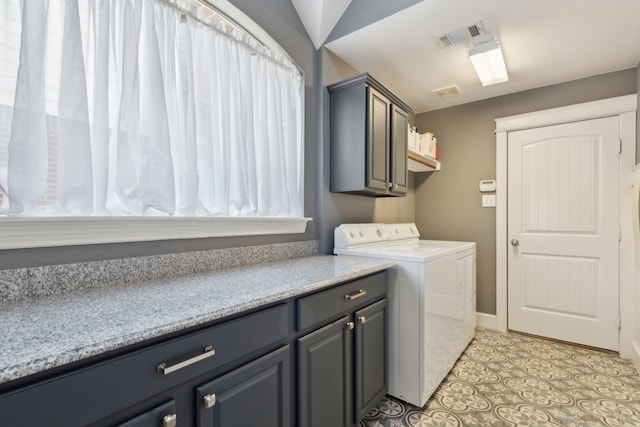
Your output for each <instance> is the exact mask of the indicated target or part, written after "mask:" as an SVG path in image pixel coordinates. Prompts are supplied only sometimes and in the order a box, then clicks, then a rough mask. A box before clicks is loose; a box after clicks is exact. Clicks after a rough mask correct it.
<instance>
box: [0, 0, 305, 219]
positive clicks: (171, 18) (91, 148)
mask: <svg viewBox="0 0 640 427" xmlns="http://www.w3.org/2000/svg"><path fill="white" fill-rule="evenodd" d="M191 1H193V0H191ZM195 5H196V4H192V3H190V0H167V1H161V0H48V1H47V0H39V1H33V0H22V1H20V0H3V1H2V5H1V6H0V55H1V56H0V61H3V63H6V64H8V65H7V66H6V67H5V69H4V70H2V71H0V197H1V198H2V199H1V200H0V212H2V213H4V215H19V216H43V215H44V216H68V215H81V216H89V215H100V216H111V215H134V216H144V215H163V216H167V215H172V216H267V217H278V216H284V217H302V216H303V169H302V168H303V153H302V150H303V136H302V113H303V105H302V90H303V78H302V75H301V73H300V71H299V70H298V69H297V68H296V67H295V65H293V64H292V63H291V61H290V60H288V58H286V56H285V55H283V54H282V53H281V52H274V51H270V50H269V49H267V48H265V47H264V46H262V45H260V44H259V43H258V42H257V41H255V40H252V39H251V38H250V37H249V36H248V35H247V34H245V33H242V32H240V31H238V30H237V29H236V28H234V27H233V25H230V24H229V23H226V22H224V21H221V20H219V18H218V17H217V15H215V14H211V13H208V14H206V16H204V17H203V15H202V11H203V8H202V6H198V7H197V8H196V7H195Z"/></svg>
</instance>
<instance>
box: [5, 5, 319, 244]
mask: <svg viewBox="0 0 640 427" xmlns="http://www.w3.org/2000/svg"><path fill="white" fill-rule="evenodd" d="M164 1H167V2H169V3H173V2H175V1H176V0H164ZM192 1H193V0H192ZM196 1H197V2H198V3H200V4H201V6H203V7H209V8H212V9H213V10H214V11H216V12H217V13H219V14H221V15H222V16H224V17H225V18H227V19H229V20H230V21H231V22H233V23H234V24H237V26H238V27H239V28H241V29H242V30H244V31H246V32H247V33H248V34H250V35H251V36H252V37H254V38H255V39H256V40H258V41H259V42H260V43H262V44H264V45H265V46H266V47H268V48H269V49H271V50H273V51H276V52H278V54H280V55H282V56H284V57H286V58H287V59H288V60H290V61H291V63H293V64H295V65H296V67H297V68H298V70H299V72H300V73H301V75H302V81H303V84H302V86H301V89H300V92H301V94H300V95H301V105H302V107H303V111H302V116H303V120H302V129H301V134H302V135H303V140H302V141H301V143H302V147H301V148H302V153H304V151H305V150H304V149H305V146H304V145H305V144H304V134H305V120H304V117H305V108H304V106H305V96H304V95H305V89H304V88H305V85H304V81H305V73H304V70H302V69H301V67H300V66H299V65H297V64H296V62H295V61H294V60H293V59H292V58H291V56H290V55H289V54H288V53H287V52H286V51H285V50H284V49H283V48H282V47H281V46H280V45H279V43H278V42H276V41H275V40H274V39H273V38H272V37H271V36H270V35H269V34H268V33H267V32H266V31H265V30H264V29H263V28H261V27H260V26H259V25H258V24H257V23H255V22H254V21H253V20H252V19H251V18H250V17H249V16H247V15H246V14H245V13H244V12H242V11H241V10H240V9H238V8H237V7H235V6H234V5H232V4H231V3H230V2H228V1H227V0H196ZM303 164H304V162H303ZM304 173H305V174H306V172H304ZM302 184H303V185H304V178H303V182H302ZM303 200H304V198H303ZM312 220H313V218H310V217H258V216H255V217H213V216H212V217H179V216H175V217H166V216H157V217H155V216H48V217H47V216H41V217H20V216H13V217H0V250H3V249H23V248H36V247H54V246H70V245H86V244H105V243H126V242H143V241H155V240H174V239H195V238H209V237H236V236H237V237H239V236H259V235H276V234H296V233H298V234H301V233H305V231H306V228H307V223H308V222H310V221H312Z"/></svg>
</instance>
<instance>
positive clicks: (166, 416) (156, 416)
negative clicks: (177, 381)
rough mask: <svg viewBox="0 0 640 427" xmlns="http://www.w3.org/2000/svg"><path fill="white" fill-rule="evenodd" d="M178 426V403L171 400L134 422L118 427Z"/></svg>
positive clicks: (135, 419)
mask: <svg viewBox="0 0 640 427" xmlns="http://www.w3.org/2000/svg"><path fill="white" fill-rule="evenodd" d="M177 424H178V416H177V414H176V401H175V400H170V401H169V402H167V403H164V404H162V405H160V406H157V407H155V408H153V409H151V410H149V411H147V412H145V413H144V414H142V415H138V416H137V417H135V418H134V419H132V420H129V421H126V422H124V423H121V424H119V425H118V427H158V426H162V427H175V426H177Z"/></svg>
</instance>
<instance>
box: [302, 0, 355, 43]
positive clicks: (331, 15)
mask: <svg viewBox="0 0 640 427" xmlns="http://www.w3.org/2000/svg"><path fill="white" fill-rule="evenodd" d="M291 3H293V7H294V8H295V9H296V12H297V13H298V16H300V20H301V21H302V24H303V25H304V27H305V29H306V30H307V34H309V38H311V41H312V42H313V45H314V46H315V47H316V49H319V48H320V46H322V44H323V43H324V41H325V40H326V39H327V36H328V35H329V33H330V32H331V30H333V27H335V25H336V24H337V23H338V21H339V20H340V17H341V16H342V14H343V13H344V11H345V10H347V7H348V6H349V3H351V0H317V1H308V0H291Z"/></svg>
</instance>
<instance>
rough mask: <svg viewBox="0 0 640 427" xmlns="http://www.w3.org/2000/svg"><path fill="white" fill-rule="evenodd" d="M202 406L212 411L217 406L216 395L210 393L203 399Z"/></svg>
mask: <svg viewBox="0 0 640 427" xmlns="http://www.w3.org/2000/svg"><path fill="white" fill-rule="evenodd" d="M202 405H203V406H204V407H205V409H210V408H213V407H214V406H216V395H215V393H209V394H207V395H206V396H204V397H203V398H202Z"/></svg>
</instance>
